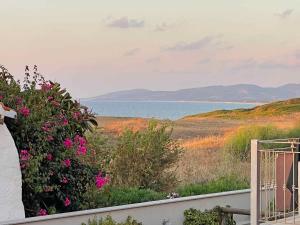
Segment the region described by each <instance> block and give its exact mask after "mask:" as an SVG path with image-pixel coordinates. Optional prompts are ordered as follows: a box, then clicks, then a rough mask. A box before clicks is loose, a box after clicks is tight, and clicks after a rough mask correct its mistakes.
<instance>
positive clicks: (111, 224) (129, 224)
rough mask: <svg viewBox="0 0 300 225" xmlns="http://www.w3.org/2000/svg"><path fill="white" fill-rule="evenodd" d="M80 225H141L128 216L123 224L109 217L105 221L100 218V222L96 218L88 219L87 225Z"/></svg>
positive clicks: (83, 224)
mask: <svg viewBox="0 0 300 225" xmlns="http://www.w3.org/2000/svg"><path fill="white" fill-rule="evenodd" d="M82 225H142V223H139V222H137V221H136V220H134V219H132V217H130V216H128V217H127V219H126V221H125V222H121V223H117V222H116V221H114V220H113V219H112V218H111V216H107V217H106V218H105V219H103V218H101V219H100V220H97V219H96V218H94V219H93V220H90V219H89V221H88V224H85V223H82Z"/></svg>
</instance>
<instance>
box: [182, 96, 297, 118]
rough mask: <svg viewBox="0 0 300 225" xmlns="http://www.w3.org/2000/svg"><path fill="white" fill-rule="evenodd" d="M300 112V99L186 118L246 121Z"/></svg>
mask: <svg viewBox="0 0 300 225" xmlns="http://www.w3.org/2000/svg"><path fill="white" fill-rule="evenodd" d="M295 112H300V98H294V99H290V100H286V101H278V102H272V103H269V104H265V105H260V106H256V107H254V108H251V109H235V110H217V111H213V112H208V113H201V114H196V115H191V116H187V117H185V118H184V119H186V118H222V119H248V118H255V117H263V116H280V115H286V114H289V113H295Z"/></svg>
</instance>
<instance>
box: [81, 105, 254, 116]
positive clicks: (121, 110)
mask: <svg viewBox="0 0 300 225" xmlns="http://www.w3.org/2000/svg"><path fill="white" fill-rule="evenodd" d="M81 104H82V105H85V106H87V107H89V108H90V109H91V110H92V111H93V112H94V113H95V114H96V115H99V116H112V117H141V118H156V119H170V120H177V119H180V118H183V117H185V116H188V115H194V114H198V113H205V112H211V111H214V110H221V109H226V110H230V109H239V108H244V109H245V108H252V107H255V106H257V105H258V103H232V102H196V101H193V102H186V101H185V102H183V101H92V100H82V101H81Z"/></svg>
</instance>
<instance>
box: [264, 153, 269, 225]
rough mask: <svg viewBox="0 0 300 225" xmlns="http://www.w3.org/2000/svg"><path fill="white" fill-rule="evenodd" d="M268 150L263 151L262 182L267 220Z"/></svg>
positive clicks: (266, 217)
mask: <svg viewBox="0 0 300 225" xmlns="http://www.w3.org/2000/svg"><path fill="white" fill-rule="evenodd" d="M267 154H268V152H265V161H264V184H265V212H266V213H265V215H266V216H265V220H266V221H267V219H268V216H269V215H268V213H269V207H268V183H267V181H268V164H267V161H268V158H267V157H268V155H267Z"/></svg>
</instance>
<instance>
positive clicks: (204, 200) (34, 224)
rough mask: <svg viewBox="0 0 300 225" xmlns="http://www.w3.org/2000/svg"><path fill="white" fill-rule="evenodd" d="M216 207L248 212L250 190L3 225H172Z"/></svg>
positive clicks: (123, 206) (29, 219)
mask: <svg viewBox="0 0 300 225" xmlns="http://www.w3.org/2000/svg"><path fill="white" fill-rule="evenodd" d="M217 205H220V206H226V205H230V206H232V207H235V208H241V209H250V190H249V189H247V190H239V191H230V192H221V193H214V194H206V195H198V196H191V197H183V198H177V199H167V200H159V201H152V202H143V203H137V204H130V205H121V206H114V207H106V208H99V209H91V210H84V211H77V212H70V213H61V214H55V215H49V216H42V217H41V216H39V217H33V218H28V219H24V220H17V221H7V222H4V223H1V224H3V225H23V224H24V225H25V224H26V225H39V224H41V225H45V224H54V225H77V224H78V225H81V223H82V222H87V220H88V219H89V218H90V219H93V218H94V217H105V216H107V215H111V216H112V217H113V219H115V220H116V221H122V220H124V219H126V218H127V216H132V217H134V218H135V219H137V220H138V221H140V222H142V223H143V225H151V224H162V222H163V221H169V222H170V224H172V225H181V224H182V222H183V219H184V216H183V212H184V210H186V209H189V208H196V209H200V210H205V209H211V208H213V207H215V206H217ZM248 218H249V217H247V216H238V217H237V218H236V219H237V220H238V221H241V222H247V221H248V220H249V219H248Z"/></svg>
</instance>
